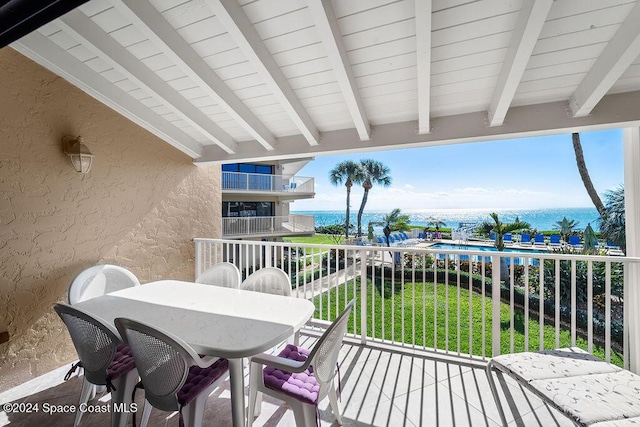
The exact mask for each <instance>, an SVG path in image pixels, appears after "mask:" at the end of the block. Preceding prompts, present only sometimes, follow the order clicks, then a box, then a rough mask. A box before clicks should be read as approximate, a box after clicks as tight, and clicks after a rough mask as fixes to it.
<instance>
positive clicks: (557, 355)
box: [492, 347, 622, 382]
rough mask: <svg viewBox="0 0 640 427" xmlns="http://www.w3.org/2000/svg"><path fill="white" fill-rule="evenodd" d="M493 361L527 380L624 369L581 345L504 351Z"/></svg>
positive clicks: (506, 370)
mask: <svg viewBox="0 0 640 427" xmlns="http://www.w3.org/2000/svg"><path fill="white" fill-rule="evenodd" d="M492 360H493V363H494V365H499V367H500V370H501V371H503V372H505V373H509V374H510V375H511V376H513V377H514V378H516V379H518V380H520V381H524V382H531V381H534V380H543V379H549V378H561V377H574V376H576V375H593V374H606V373H610V372H617V371H621V370H622V368H619V367H617V366H615V365H612V364H611V363H607V362H605V361H603V360H602V359H599V358H597V357H596V356H593V355H591V354H589V353H587V352H586V351H584V350H582V349H580V348H577V347H571V348H560V349H556V350H544V351H539V352H535V353H534V352H526V353H513V354H503V355H501V356H497V357H494V358H493V359H492Z"/></svg>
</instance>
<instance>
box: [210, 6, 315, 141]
mask: <svg viewBox="0 0 640 427" xmlns="http://www.w3.org/2000/svg"><path fill="white" fill-rule="evenodd" d="M206 1H207V4H208V5H209V6H210V7H211V9H212V10H213V12H214V13H215V15H216V17H217V18H218V20H219V21H220V22H221V23H222V26H223V27H224V28H225V29H226V30H227V32H228V33H229V36H230V37H231V38H232V39H233V40H234V41H235V43H236V44H237V45H238V47H239V48H240V50H241V51H242V53H244V55H245V56H246V58H247V59H248V60H249V62H251V64H252V65H253V66H254V67H255V69H256V71H257V72H258V74H259V75H260V76H261V77H262V78H263V79H264V81H265V82H266V84H267V86H268V87H269V89H270V90H271V92H273V95H274V96H275V97H276V99H277V100H278V102H279V103H280V104H281V105H282V107H283V108H284V110H285V112H286V113H287V114H288V115H289V118H291V120H292V121H293V123H294V124H295V125H296V127H297V128H298V129H299V130H300V132H301V133H302V135H303V136H304V137H305V139H306V140H307V142H308V143H309V144H310V145H318V143H319V142H320V133H319V132H318V129H317V128H316V125H315V124H314V123H313V120H311V117H310V116H309V113H308V112H307V110H306V109H305V108H304V106H303V105H302V103H301V102H300V99H298V96H297V95H296V93H295V92H294V90H293V88H292V87H291V85H290V84H289V82H288V80H287V78H286V77H285V76H284V74H283V73H282V70H280V67H279V66H278V64H277V63H276V61H275V60H274V59H273V56H271V53H270V52H269V49H267V47H266V46H265V44H264V42H263V41H262V39H261V38H260V35H259V34H258V32H257V31H256V29H255V28H254V26H253V24H252V23H251V21H249V18H248V17H247V15H246V14H245V13H244V10H242V6H240V4H239V3H238V0H206Z"/></svg>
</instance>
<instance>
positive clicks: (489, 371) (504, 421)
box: [486, 361, 507, 427]
mask: <svg viewBox="0 0 640 427" xmlns="http://www.w3.org/2000/svg"><path fill="white" fill-rule="evenodd" d="M486 373H487V380H488V381H489V387H490V388H491V393H492V394H493V400H495V402H496V406H497V407H498V413H499V414H500V420H501V421H502V425H503V426H505V427H507V418H506V416H505V415H504V409H503V408H502V404H501V403H500V396H499V395H498V389H497V387H496V383H495V381H494V380H493V363H492V362H491V361H489V363H487V367H486Z"/></svg>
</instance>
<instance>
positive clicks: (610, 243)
mask: <svg viewBox="0 0 640 427" xmlns="http://www.w3.org/2000/svg"><path fill="white" fill-rule="evenodd" d="M607 249H616V250H619V249H620V246H618V245H616V244H614V243H613V242H612V241H611V240H609V239H607Z"/></svg>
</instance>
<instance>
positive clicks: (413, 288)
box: [383, 252, 416, 347]
mask: <svg viewBox="0 0 640 427" xmlns="http://www.w3.org/2000/svg"><path fill="white" fill-rule="evenodd" d="M405 255H406V252H405ZM412 260H413V262H412V263H411V328H412V331H411V336H412V339H411V344H413V346H414V347H415V346H416V263H415V258H413V255H412ZM402 277H404V274H403V275H402ZM383 301H384V299H383Z"/></svg>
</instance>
